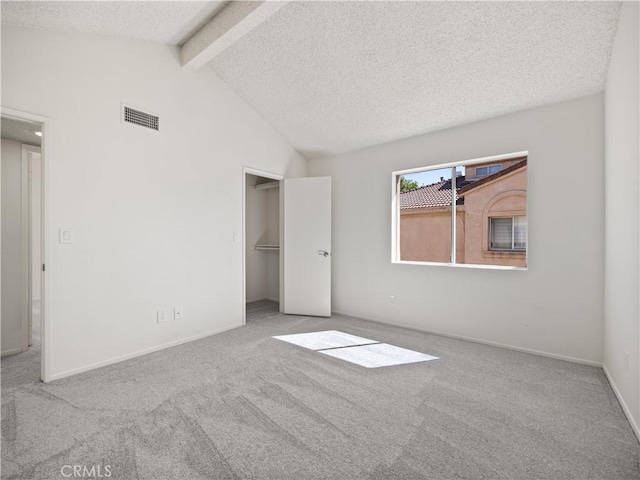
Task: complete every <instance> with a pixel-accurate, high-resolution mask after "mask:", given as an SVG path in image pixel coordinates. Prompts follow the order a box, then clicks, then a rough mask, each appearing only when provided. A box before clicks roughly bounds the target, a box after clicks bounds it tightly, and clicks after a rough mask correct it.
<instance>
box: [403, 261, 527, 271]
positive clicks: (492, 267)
mask: <svg viewBox="0 0 640 480" xmlns="http://www.w3.org/2000/svg"><path fill="white" fill-rule="evenodd" d="M391 263H395V264H398V265H428V266H434V267H452V268H475V269H485V270H524V271H526V270H529V267H511V266H506V265H476V264H471V263H440V262H413V261H409V260H392V261H391Z"/></svg>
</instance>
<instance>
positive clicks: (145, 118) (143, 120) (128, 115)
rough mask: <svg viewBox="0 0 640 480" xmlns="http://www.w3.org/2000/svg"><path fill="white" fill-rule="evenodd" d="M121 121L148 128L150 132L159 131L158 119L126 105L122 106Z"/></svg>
mask: <svg viewBox="0 0 640 480" xmlns="http://www.w3.org/2000/svg"><path fill="white" fill-rule="evenodd" d="M122 121H123V122H125V123H133V124H134V125H140V126H141V127H146V128H150V129H151V130H160V117H158V116H157V115H153V114H151V113H147V112H143V111H142V110H138V109H136V108H131V107H129V106H127V105H122Z"/></svg>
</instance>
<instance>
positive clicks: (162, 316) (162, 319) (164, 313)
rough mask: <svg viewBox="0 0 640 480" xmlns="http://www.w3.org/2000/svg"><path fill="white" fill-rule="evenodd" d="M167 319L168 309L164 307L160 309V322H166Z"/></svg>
mask: <svg viewBox="0 0 640 480" xmlns="http://www.w3.org/2000/svg"><path fill="white" fill-rule="evenodd" d="M166 321H167V311H166V310H164V309H162V310H158V323H164V322H166Z"/></svg>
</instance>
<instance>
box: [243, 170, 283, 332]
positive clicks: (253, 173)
mask: <svg viewBox="0 0 640 480" xmlns="http://www.w3.org/2000/svg"><path fill="white" fill-rule="evenodd" d="M281 181H282V177H281V176H279V175H275V174H272V173H269V172H262V171H259V170H254V169H249V168H247V167H245V169H244V293H245V294H244V297H245V312H244V323H245V324H246V323H247V322H253V321H260V320H264V319H268V318H269V316H270V315H274V314H278V313H279V312H281V311H282V308H281V306H282V287H281V284H282V275H281V271H282V269H281V266H282V255H281V252H280V248H281V238H282V235H281V230H282V228H281V226H282V222H281V215H280V210H281V185H280V184H281Z"/></svg>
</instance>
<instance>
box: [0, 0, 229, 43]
mask: <svg viewBox="0 0 640 480" xmlns="http://www.w3.org/2000/svg"><path fill="white" fill-rule="evenodd" d="M227 3H228V2H227V1H219V2H192V1H177V2H175V1H174V2H165V1H148V0H147V1H133V2H131V1H79V2H76V1H70V2H67V1H62V2H60V1H58V2H56V1H54V2H49V1H5V0H3V1H2V24H4V25H15V26H20V27H34V28H45V29H48V30H59V31H65V32H81V33H95V34H99V35H109V36H114V37H124V38H135V39H138V40H148V41H150V42H158V43H164V44H167V45H181V44H182V43H183V42H184V41H185V40H187V39H188V38H189V37H190V36H191V35H193V34H194V33H195V32H196V31H197V30H198V29H199V28H200V27H202V25H204V24H205V23H206V22H207V21H208V20H209V19H210V18H211V17H212V16H214V15H215V14H216V13H217V12H219V11H220V10H221V9H222V8H223V7H224V6H225V5H226V4H227Z"/></svg>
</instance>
